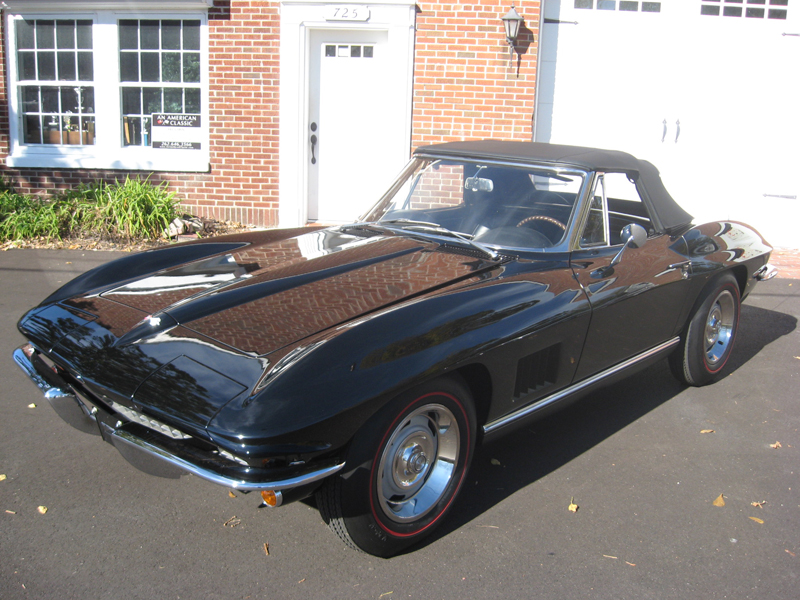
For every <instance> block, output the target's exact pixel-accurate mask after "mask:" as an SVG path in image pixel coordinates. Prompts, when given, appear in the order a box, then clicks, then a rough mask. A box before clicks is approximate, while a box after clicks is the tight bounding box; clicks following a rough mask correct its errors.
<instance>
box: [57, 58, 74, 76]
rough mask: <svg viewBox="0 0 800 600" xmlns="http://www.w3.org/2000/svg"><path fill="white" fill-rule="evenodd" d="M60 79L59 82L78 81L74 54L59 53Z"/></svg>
mask: <svg viewBox="0 0 800 600" xmlns="http://www.w3.org/2000/svg"><path fill="white" fill-rule="evenodd" d="M58 79H59V81H75V80H76V79H77V76H76V73H75V53H74V52H59V53H58Z"/></svg>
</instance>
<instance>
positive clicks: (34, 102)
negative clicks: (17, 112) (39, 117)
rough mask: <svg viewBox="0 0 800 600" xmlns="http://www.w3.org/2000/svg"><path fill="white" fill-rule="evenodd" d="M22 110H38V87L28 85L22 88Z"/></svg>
mask: <svg viewBox="0 0 800 600" xmlns="http://www.w3.org/2000/svg"><path fill="white" fill-rule="evenodd" d="M22 112H39V88H38V87H36V86H30V87H26V88H23V90H22Z"/></svg>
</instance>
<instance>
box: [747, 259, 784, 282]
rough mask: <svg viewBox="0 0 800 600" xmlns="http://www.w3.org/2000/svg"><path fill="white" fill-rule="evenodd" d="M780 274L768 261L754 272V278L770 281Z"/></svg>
mask: <svg viewBox="0 0 800 600" xmlns="http://www.w3.org/2000/svg"><path fill="white" fill-rule="evenodd" d="M777 274H778V269H776V268H775V267H773V266H772V265H771V264H769V263H767V264H765V265H764V266H763V267H761V268H759V269H758V270H757V271H756V272H755V273H753V278H754V279H756V280H758V281H768V280H770V279H772V278H773V277H775V275H777Z"/></svg>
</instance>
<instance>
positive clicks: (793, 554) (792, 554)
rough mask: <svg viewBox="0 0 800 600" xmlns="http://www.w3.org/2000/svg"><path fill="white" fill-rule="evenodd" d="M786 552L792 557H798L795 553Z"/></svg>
mask: <svg viewBox="0 0 800 600" xmlns="http://www.w3.org/2000/svg"><path fill="white" fill-rule="evenodd" d="M786 552H788V553H789V555H791V556H797V555H796V554H795V553H794V552H789V551H788V550H786Z"/></svg>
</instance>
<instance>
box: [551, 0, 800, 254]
mask: <svg viewBox="0 0 800 600" xmlns="http://www.w3.org/2000/svg"><path fill="white" fill-rule="evenodd" d="M796 34H800V2H798V1H797V0H791V2H789V1H788V0H781V2H780V3H779V2H768V1H767V2H764V3H763V4H759V3H756V2H749V3H742V2H732V1H723V2H712V1H711V0H708V1H706V0H681V1H678V0H664V1H662V2H638V1H634V2H626V1H616V0H545V9H544V23H543V30H542V56H541V61H542V62H541V65H542V68H541V71H540V78H539V102H538V106H537V117H536V134H535V135H536V140H537V141H548V142H553V143H566V144H577V145H587V146H596V147H601V148H613V149H618V150H624V151H627V152H631V153H632V154H634V155H636V156H638V157H639V158H644V159H647V160H650V161H651V162H653V163H654V164H655V165H656V166H657V167H658V168H659V170H660V171H661V173H662V177H663V179H664V181H665V184H666V185H667V189H669V190H670V192H671V193H672V195H673V196H674V197H675V198H676V199H677V200H678V202H679V203H681V204H682V205H683V206H684V207H685V208H686V209H687V210H688V211H689V212H691V213H692V214H694V215H695V217H696V221H701V220H707V219H716V218H722V219H726V218H732V219H736V220H741V221H745V222H748V223H750V224H752V225H753V226H755V227H756V228H757V229H759V231H761V233H762V234H764V235H765V237H766V238H767V240H769V241H770V242H772V243H773V244H774V245H784V246H798V245H800V239H798V236H796V234H794V232H792V231H791V227H790V223H789V221H790V220H791V217H793V216H797V215H798V213H800V203H798V196H800V174H798V170H797V168H796V166H795V164H792V163H796V159H795V158H793V157H795V156H796V151H795V150H794V144H795V143H796V140H797V139H798V136H800V109H798V107H800V104H798V99H799V98H798V91H799V90H798V87H800V86H798V84H797V78H796V75H795V74H796V73H797V72H798V69H800V35H796Z"/></svg>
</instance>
